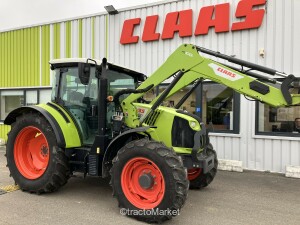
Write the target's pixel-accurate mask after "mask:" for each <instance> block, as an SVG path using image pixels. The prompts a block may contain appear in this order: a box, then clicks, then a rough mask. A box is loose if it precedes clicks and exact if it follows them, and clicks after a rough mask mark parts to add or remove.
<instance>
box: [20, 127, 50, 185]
mask: <svg viewBox="0 0 300 225" xmlns="http://www.w3.org/2000/svg"><path fill="white" fill-rule="evenodd" d="M14 159H15V163H16V166H17V168H18V170H19V172H20V173H21V174H22V175H23V176H24V177H25V178H27V179H30V180H34V179H37V178H39V177H41V176H42V175H43V174H44V173H45V171H46V169H47V166H48V163H49V145H48V142H47V139H46V137H45V135H44V134H43V133H42V132H41V131H40V130H39V129H38V128H36V127H33V126H29V127H25V128H23V129H22V130H21V131H20V132H19V134H18V136H17V138H16V141H15V145H14Z"/></svg>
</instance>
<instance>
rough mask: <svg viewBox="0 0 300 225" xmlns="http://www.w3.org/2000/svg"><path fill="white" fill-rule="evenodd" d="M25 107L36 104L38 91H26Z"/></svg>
mask: <svg viewBox="0 0 300 225" xmlns="http://www.w3.org/2000/svg"><path fill="white" fill-rule="evenodd" d="M25 96H26V106H30V105H36V104H38V91H37V90H26V95H25Z"/></svg>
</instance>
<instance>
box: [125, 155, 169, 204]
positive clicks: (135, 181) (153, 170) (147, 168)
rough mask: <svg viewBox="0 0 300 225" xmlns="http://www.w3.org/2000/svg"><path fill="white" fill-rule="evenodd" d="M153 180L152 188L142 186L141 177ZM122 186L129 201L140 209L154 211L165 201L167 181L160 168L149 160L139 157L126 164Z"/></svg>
mask: <svg viewBox="0 0 300 225" xmlns="http://www.w3.org/2000/svg"><path fill="white" fill-rule="evenodd" d="M145 175H147V176H150V177H152V178H151V179H153V182H152V184H151V186H149V187H148V188H144V187H142V186H141V185H140V182H139V181H140V178H141V176H145ZM121 185H122V189H123V192H124V194H125V196H126V198H127V199H128V201H129V202H130V203H131V204H132V205H134V206H135V207H137V208H140V209H153V208H155V207H156V206H158V205H159V204H160V203H161V201H162V200H163V197H164V194H165V181H164V177H163V175H162V172H161V171H160V169H159V168H158V166H157V165H156V164H155V163H154V162H152V161H151V160H149V159H146V158H142V157H137V158H133V159H131V160H130V161H128V162H127V163H126V165H125V166H124V168H123V171H122V175H121Z"/></svg>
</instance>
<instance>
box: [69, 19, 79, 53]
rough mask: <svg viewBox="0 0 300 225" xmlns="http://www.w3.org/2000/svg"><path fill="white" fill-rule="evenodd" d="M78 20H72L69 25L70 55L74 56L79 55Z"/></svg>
mask: <svg viewBox="0 0 300 225" xmlns="http://www.w3.org/2000/svg"><path fill="white" fill-rule="evenodd" d="M78 26H79V25H78V20H73V21H72V25H71V34H72V35H71V55H72V57H74V58H76V57H78V56H79V49H78V47H79V36H78V35H79V29H78Z"/></svg>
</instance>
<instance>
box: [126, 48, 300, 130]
mask: <svg viewBox="0 0 300 225" xmlns="http://www.w3.org/2000/svg"><path fill="white" fill-rule="evenodd" d="M199 52H204V53H206V54H210V55H213V56H215V57H218V58H222V59H225V60H227V61H229V62H232V63H235V64H238V65H240V66H242V67H241V68H242V70H240V71H239V70H238V69H233V68H232V67H231V66H226V65H224V64H221V63H218V62H216V61H214V60H212V59H209V58H205V57H203V56H201V55H200V54H199ZM245 67H247V68H249V69H250V70H258V71H260V72H263V73H267V74H269V75H279V76H283V77H285V78H284V80H283V82H282V83H279V84H280V85H281V86H280V88H277V87H274V86H271V85H269V84H268V82H267V81H272V82H273V83H274V82H277V81H276V80H275V79H270V78H269V77H267V76H262V75H260V74H255V73H253V72H251V75H249V74H247V71H249V69H247V70H244V68H245ZM179 76H180V77H179ZM170 77H174V78H175V79H174V80H176V81H174V80H173V82H171V84H170V85H171V86H172V87H170V88H169V90H168V91H167V92H168V93H164V92H163V93H162V94H160V95H159V96H157V97H156V98H155V99H154V100H153V101H152V102H151V103H150V104H151V105H153V106H155V105H156V107H157V104H159V103H161V101H162V100H163V99H166V98H168V97H170V96H172V95H173V94H175V93H176V92H178V91H180V90H181V89H182V88H184V87H186V86H188V85H190V84H191V83H193V82H195V81H197V80H199V79H201V80H206V79H208V80H211V81H214V82H216V83H219V84H223V85H225V86H227V87H230V88H232V89H233V90H235V91H236V92H238V93H241V94H243V95H246V96H249V97H251V98H253V99H256V100H258V101H260V102H264V103H267V104H269V105H271V106H273V107H283V106H291V105H299V104H300V95H299V94H290V93H289V91H288V89H289V86H290V84H291V83H292V82H293V81H295V80H296V78H295V77H294V76H293V75H289V76H287V75H285V74H283V73H280V72H278V71H276V70H273V69H270V68H266V67H262V66H259V65H256V64H253V63H248V62H246V61H243V60H239V59H235V58H233V57H230V56H226V55H223V54H221V53H219V52H213V51H210V50H207V49H203V48H201V47H197V46H194V45H191V44H183V45H181V46H180V47H178V48H177V49H176V50H175V51H174V52H173V53H172V54H171V55H170V56H169V58H168V59H167V60H166V62H165V63H164V64H162V65H161V66H160V67H159V68H158V69H157V70H156V71H155V72H154V73H153V74H152V75H151V76H150V77H149V78H148V79H147V80H146V81H145V82H143V83H142V84H141V85H140V86H139V88H138V89H143V88H146V87H149V86H150V85H152V86H153V87H152V88H155V87H156V86H158V85H159V84H161V83H162V82H163V81H165V80H167V79H168V78H170ZM176 77H177V79H176ZM261 80H263V81H261ZM277 83H278V82H277ZM143 95H144V93H140V94H131V95H130V96H128V97H127V98H126V99H124V101H123V102H122V104H121V105H122V108H123V111H124V112H125V115H126V118H125V121H126V124H127V125H128V126H129V127H137V126H139V125H140V123H139V122H140V121H139V119H138V117H137V111H136V108H135V106H134V105H133V104H132V103H133V102H135V101H136V100H137V99H139V98H140V97H142V96H143ZM154 108H155V107H152V110H155V109H154Z"/></svg>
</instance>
